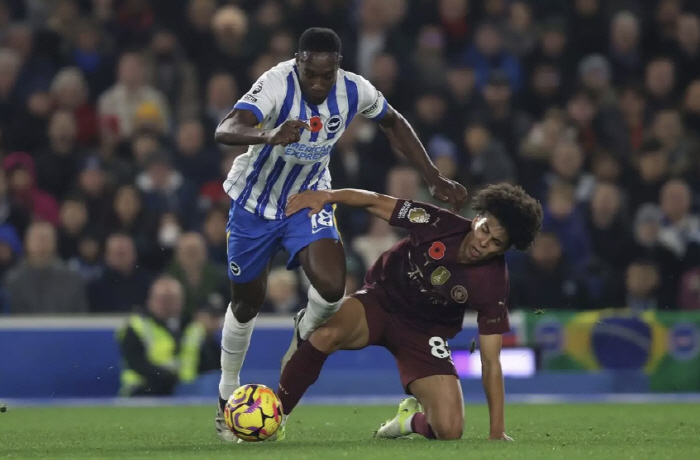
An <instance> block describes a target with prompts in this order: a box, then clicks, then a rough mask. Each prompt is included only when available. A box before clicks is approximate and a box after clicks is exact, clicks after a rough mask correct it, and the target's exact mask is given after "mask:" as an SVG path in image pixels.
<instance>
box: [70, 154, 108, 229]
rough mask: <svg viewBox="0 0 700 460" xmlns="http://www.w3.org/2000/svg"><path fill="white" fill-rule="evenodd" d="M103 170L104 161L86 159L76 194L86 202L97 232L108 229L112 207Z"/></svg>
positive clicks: (93, 157)
mask: <svg viewBox="0 0 700 460" xmlns="http://www.w3.org/2000/svg"><path fill="white" fill-rule="evenodd" d="M102 168H103V166H102V161H101V160H100V159H99V158H98V157H95V156H91V157H87V158H85V159H84V160H83V164H82V168H81V170H80V172H79V174H78V186H77V190H76V194H78V195H80V196H81V197H82V199H83V200H84V201H85V205H86V206H87V210H88V217H89V219H90V223H91V224H92V225H93V226H94V228H95V229H97V230H104V229H105V228H106V225H105V223H106V222H107V219H108V217H109V210H110V205H111V197H110V194H109V190H108V189H107V176H106V174H105V172H104V170H103V169H102Z"/></svg>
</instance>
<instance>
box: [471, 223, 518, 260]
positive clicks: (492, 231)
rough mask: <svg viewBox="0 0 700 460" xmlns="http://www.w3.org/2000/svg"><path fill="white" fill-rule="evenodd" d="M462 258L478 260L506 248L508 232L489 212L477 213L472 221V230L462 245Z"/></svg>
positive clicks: (501, 252)
mask: <svg viewBox="0 0 700 460" xmlns="http://www.w3.org/2000/svg"><path fill="white" fill-rule="evenodd" d="M462 246H463V248H462V251H463V252H464V258H465V259H467V260H468V261H470V262H478V261H481V260H486V259H488V258H490V257H494V256H497V255H500V254H503V253H504V252H505V251H506V249H508V234H507V232H506V230H505V229H504V228H503V227H502V226H501V224H500V222H498V219H496V218H495V217H493V216H492V215H491V214H488V213H484V214H479V215H478V216H476V218H475V219H474V220H473V221H472V231H471V232H470V233H469V234H468V235H467V237H466V239H465V244H463V245H462Z"/></svg>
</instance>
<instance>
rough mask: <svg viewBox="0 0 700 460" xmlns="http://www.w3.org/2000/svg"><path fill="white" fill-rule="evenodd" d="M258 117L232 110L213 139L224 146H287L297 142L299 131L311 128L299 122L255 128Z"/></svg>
mask: <svg viewBox="0 0 700 460" xmlns="http://www.w3.org/2000/svg"><path fill="white" fill-rule="evenodd" d="M259 124H260V122H259V121H258V117H257V116H256V115H255V114H254V113H253V112H251V111H250V110H245V109H233V110H232V111H231V113H229V114H228V115H227V116H226V118H224V119H223V121H222V122H221V123H219V126H218V127H217V128H216V133H215V134H214V139H215V140H216V142H218V143H219V144H224V145H255V144H269V145H287V144H292V143H294V142H298V141H299V139H300V137H301V130H302V129H308V130H311V127H310V126H309V125H308V124H307V123H306V122H304V121H301V120H287V121H285V122H284V123H282V124H281V125H280V126H278V127H277V128H275V129H271V130H264V129H260V128H258V127H257V126H258V125H259Z"/></svg>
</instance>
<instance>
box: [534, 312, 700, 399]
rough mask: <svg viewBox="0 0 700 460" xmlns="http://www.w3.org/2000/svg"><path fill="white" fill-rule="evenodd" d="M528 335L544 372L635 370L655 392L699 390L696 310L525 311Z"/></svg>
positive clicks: (699, 322) (699, 326)
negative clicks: (647, 379) (540, 358)
mask: <svg viewBox="0 0 700 460" xmlns="http://www.w3.org/2000/svg"><path fill="white" fill-rule="evenodd" d="M526 331H527V338H528V339H527V340H528V342H529V345H531V346H534V347H538V348H539V349H540V350H541V352H542V367H543V369H544V370H552V371H554V370H556V371H563V370H572V371H573V370H576V371H590V372H596V371H602V370H638V371H643V372H644V373H646V374H648V375H649V379H650V385H651V389H652V390H653V391H659V392H677V391H698V390H700V312H667V311H645V312H641V313H639V312H633V311H631V310H629V309H606V310H591V311H583V312H580V311H546V312H539V311H538V312H537V313H530V312H528V313H526Z"/></svg>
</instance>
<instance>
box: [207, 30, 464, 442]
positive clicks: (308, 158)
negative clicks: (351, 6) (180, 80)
mask: <svg viewBox="0 0 700 460" xmlns="http://www.w3.org/2000/svg"><path fill="white" fill-rule="evenodd" d="M341 59H342V55H341V43H340V38H339V37H338V35H337V34H336V33H335V32H334V31H332V30H330V29H322V28H312V29H308V30H306V31H305V32H304V33H303V34H302V36H301V37H300V39H299V48H298V53H297V54H296V57H295V59H292V60H289V61H286V62H281V63H280V64H278V65H277V66H275V67H273V68H272V69H270V70H268V71H267V72H265V73H264V74H263V75H262V76H261V77H260V78H259V79H258V80H257V81H256V82H255V83H254V84H253V87H252V88H251V89H250V91H248V93H246V94H245V95H244V96H243V97H242V98H241V99H240V100H239V101H238V102H237V103H236V105H235V106H234V108H233V110H232V111H231V113H229V114H228V115H227V116H226V118H224V120H223V121H222V122H221V123H220V124H219V127H218V128H217V130H216V140H217V142H219V143H222V144H226V145H249V146H250V147H249V148H248V151H247V153H245V154H243V155H241V156H239V157H238V158H236V160H235V161H234V163H233V166H232V167H231V171H230V172H229V174H228V177H227V179H226V181H225V182H224V189H225V190H226V193H228V195H229V196H230V197H231V209H230V211H229V221H228V224H227V228H226V232H227V240H228V241H227V244H228V274H229V279H230V280H231V297H232V301H231V304H230V307H229V308H228V310H227V312H226V317H225V321H224V328H223V336H222V341H221V348H222V354H221V368H222V376H221V381H220V383H219V404H218V408H217V411H218V412H217V417H216V428H217V432H218V433H219V436H220V437H221V438H222V439H224V440H231V441H233V440H234V436H233V434H232V433H231V432H230V431H228V429H227V428H226V425H225V423H224V422H223V418H222V413H223V409H222V408H223V405H224V404H225V401H226V399H227V398H228V397H229V396H230V395H231V393H232V392H233V391H234V390H235V389H236V388H237V387H238V386H240V377H239V374H240V369H241V367H242V365H243V360H244V358H245V354H246V351H247V350H248V345H249V344H250V337H251V334H252V330H253V325H254V323H255V318H256V316H257V314H258V312H259V311H260V307H261V305H262V303H263V300H264V297H265V289H266V283H267V275H268V271H269V268H270V260H271V258H272V256H273V255H274V254H275V252H276V251H277V250H278V249H280V248H284V249H286V250H287V252H288V253H289V259H288V261H287V268H289V269H292V268H295V267H297V266H299V265H301V267H302V268H303V270H304V272H305V273H306V275H307V277H308V278H309V280H310V282H311V287H310V288H309V291H308V305H307V308H305V309H304V310H302V312H300V315H303V316H302V317H300V318H297V321H296V324H297V325H298V330H297V331H296V332H295V337H294V339H293V340H292V345H291V346H290V349H289V351H288V352H287V354H286V355H285V357H284V358H283V365H284V364H285V363H286V361H287V360H288V359H289V358H290V357H291V355H292V354H293V353H294V351H295V350H296V344H297V338H299V339H301V340H304V339H306V338H307V337H308V336H309V335H310V334H311V332H312V331H313V330H315V329H316V328H317V327H318V326H320V325H321V324H323V323H324V322H325V321H326V320H327V319H328V318H330V317H331V316H332V315H333V314H334V313H335V312H336V311H337V310H338V308H339V307H340V304H341V301H342V299H343V296H344V294H345V253H344V251H343V246H342V244H341V242H340V238H339V235H338V230H337V228H336V225H335V220H334V214H333V212H334V211H333V208H332V206H330V205H328V206H326V207H325V208H324V209H323V210H321V211H320V212H319V213H317V214H314V215H313V216H308V215H307V214H308V213H306V212H304V211H301V212H299V213H296V214H294V215H292V216H285V206H286V203H287V200H288V198H289V197H291V196H292V195H294V194H296V193H300V192H303V191H305V190H324V189H329V188H330V181H331V178H330V174H329V172H328V163H329V155H330V152H331V149H332V148H333V146H334V145H335V143H336V142H337V140H338V138H339V137H340V136H341V135H342V134H343V132H344V131H345V129H346V128H347V127H348V126H349V124H350V123H351V122H352V119H353V118H354V117H355V116H356V115H361V116H363V117H365V118H368V119H370V120H373V121H375V122H376V123H378V124H379V126H380V127H381V128H382V129H383V131H384V132H385V133H386V135H387V136H388V137H389V140H390V141H391V145H392V147H393V148H394V149H395V150H397V151H399V152H401V153H402V154H403V155H404V156H405V157H406V158H407V159H408V160H409V161H410V162H411V163H412V164H413V165H414V166H415V167H416V168H417V169H418V170H419V171H420V172H421V173H422V175H423V177H424V179H425V180H426V182H427V183H428V185H429V187H430V191H431V193H432V194H433V196H435V197H436V198H438V199H440V200H442V201H443V202H447V203H451V204H452V205H453V207H455V209H458V208H461V206H462V205H463V202H464V201H465V199H466V190H465V189H464V187H462V186H461V185H460V184H458V183H456V182H453V181H451V180H449V179H447V178H445V177H444V176H442V175H441V174H440V172H439V171H438V169H437V168H436V167H435V165H434V164H433V163H432V161H431V160H430V158H429V157H428V155H427V153H426V151H425V148H424V147H423V145H422V144H421V142H420V140H419V139H418V137H417V136H416V134H415V132H414V131H413V129H412V128H411V126H410V125H409V123H408V122H407V121H406V120H405V119H404V118H403V117H402V116H401V115H400V114H399V113H398V112H396V111H395V110H394V109H393V108H392V107H391V106H390V105H389V104H388V103H387V101H386V99H384V96H383V95H382V93H381V92H379V91H377V89H376V88H374V86H373V85H372V84H371V83H370V82H369V81H367V80H366V79H364V78H363V77H361V76H359V75H356V74H354V73H351V72H347V71H344V70H343V69H341V68H340V63H341Z"/></svg>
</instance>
